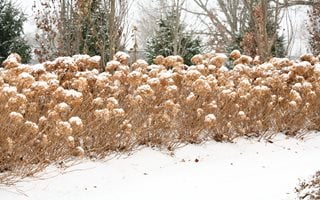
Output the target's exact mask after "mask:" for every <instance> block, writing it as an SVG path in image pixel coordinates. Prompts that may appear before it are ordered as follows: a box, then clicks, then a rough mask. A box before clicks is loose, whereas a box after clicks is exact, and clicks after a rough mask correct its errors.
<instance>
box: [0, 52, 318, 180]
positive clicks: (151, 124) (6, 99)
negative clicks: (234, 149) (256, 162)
mask: <svg viewBox="0 0 320 200" xmlns="http://www.w3.org/2000/svg"><path fill="white" fill-rule="evenodd" d="M230 58H231V59H233V60H234V69H233V70H228V69H227V68H226V67H225V66H224V63H225V62H226V61H227V60H228V57H227V56H225V55H223V54H204V55H196V56H194V57H193V58H192V62H193V63H194V65H192V66H186V65H184V63H183V59H182V58H181V57H180V56H169V57H167V58H164V57H161V56H158V57H157V58H156V59H155V63H156V64H152V65H148V64H147V63H146V62H145V61H143V60H138V61H137V62H136V63H134V64H132V65H131V66H128V63H129V62H128V59H129V57H128V56H127V55H126V54H125V53H122V52H121V53H117V54H116V55H115V57H114V60H112V61H110V62H108V63H107V65H106V68H105V71H104V72H99V70H98V69H99V63H100V58H99V57H98V56H95V57H89V56H85V55H77V56H73V57H64V58H57V59H56V60H54V61H51V62H45V63H43V64H39V65H34V66H30V65H22V64H20V58H19V56H18V55H16V54H13V55H11V56H9V58H8V59H7V60H6V61H5V62H4V67H5V69H3V70H1V71H0V100H1V104H0V113H1V116H2V117H1V118H0V172H4V171H13V172H14V171H17V170H19V169H20V168H21V166H35V165H37V164H39V163H41V164H43V163H52V162H55V161H58V160H61V159H65V158H68V157H70V156H98V157H100V156H101V157H103V156H105V155H107V154H108V153H109V152H113V151H127V150H131V149H132V148H134V147H136V146H137V145H152V146H161V147H168V148H170V149H172V148H173V147H174V146H175V145H177V144H179V143H183V142H191V143H198V142H201V141H203V140H208V139H214V140H217V141H230V140H233V139H234V138H236V137H240V136H269V135H268V134H269V133H270V134H272V133H276V132H284V133H286V134H289V135H295V134H296V133H298V132H299V131H303V130H318V129H319V128H320V115H319V114H318V110H320V63H319V59H318V58H317V57H314V56H312V55H304V56H302V57H301V61H291V60H289V59H286V58H273V59H271V60H270V61H269V62H267V63H263V64H260V63H261V62H260V61H259V58H255V59H252V58H251V57H249V56H246V55H241V53H240V52H239V51H234V52H232V53H231V55H230ZM33 171H35V170H33ZM33 171H32V170H31V172H30V170H29V173H31V174H32V172H33Z"/></svg>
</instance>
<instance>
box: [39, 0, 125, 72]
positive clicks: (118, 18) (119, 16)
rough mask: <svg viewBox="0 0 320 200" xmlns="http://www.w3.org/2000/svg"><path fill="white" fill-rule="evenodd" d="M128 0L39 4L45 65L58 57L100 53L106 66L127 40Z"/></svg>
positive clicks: (47, 0)
mask: <svg viewBox="0 0 320 200" xmlns="http://www.w3.org/2000/svg"><path fill="white" fill-rule="evenodd" d="M129 7H130V6H129V3H128V0H89V1H84V0H59V1H54V0H41V1H37V2H35V5H34V10H35V11H36V17H35V19H36V23H37V27H38V29H39V32H38V33H37V35H36V39H37V41H38V43H39V47H38V48H37V49H36V51H35V53H36V54H37V55H38V56H39V61H40V62H43V61H45V60H48V59H52V58H55V57H57V56H66V55H73V54H79V53H81V54H89V55H90V54H100V55H101V57H102V61H101V65H102V66H104V65H105V63H106V62H107V60H108V59H109V58H112V57H113V55H114V54H115V52H116V51H118V50H121V49H123V48H124V43H125V42H126V40H127V36H128V34H126V30H127V15H128V12H129Z"/></svg>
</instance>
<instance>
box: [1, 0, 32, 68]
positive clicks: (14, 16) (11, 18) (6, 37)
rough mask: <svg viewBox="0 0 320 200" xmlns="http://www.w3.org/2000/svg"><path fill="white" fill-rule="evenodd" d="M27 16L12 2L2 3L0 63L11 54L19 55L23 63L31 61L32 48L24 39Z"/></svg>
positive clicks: (4, 1) (4, 0) (5, 0)
mask: <svg viewBox="0 0 320 200" xmlns="http://www.w3.org/2000/svg"><path fill="white" fill-rule="evenodd" d="M26 20H27V18H26V17H25V15H24V14H23V13H22V12H20V11H19V9H17V8H16V7H15V6H14V4H13V3H12V2H11V1H7V0H2V1H0V63H2V62H3V61H4V60H5V59H6V58H7V57H8V55H9V54H10V53H18V54H19V55H20V56H21V58H22V62H28V61H30V59H31V48H30V46H29V45H28V44H27V41H26V40H25V39H24V38H23V23H24V22H25V21H26Z"/></svg>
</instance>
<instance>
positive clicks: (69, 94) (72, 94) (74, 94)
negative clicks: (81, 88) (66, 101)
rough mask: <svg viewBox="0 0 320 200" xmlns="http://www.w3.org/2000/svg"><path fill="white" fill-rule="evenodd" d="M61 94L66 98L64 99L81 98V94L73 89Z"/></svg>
mask: <svg viewBox="0 0 320 200" xmlns="http://www.w3.org/2000/svg"><path fill="white" fill-rule="evenodd" d="M63 94H64V95H65V96H66V97H73V98H82V93H81V92H78V91H76V90H74V89H70V90H66V89H64V90H63Z"/></svg>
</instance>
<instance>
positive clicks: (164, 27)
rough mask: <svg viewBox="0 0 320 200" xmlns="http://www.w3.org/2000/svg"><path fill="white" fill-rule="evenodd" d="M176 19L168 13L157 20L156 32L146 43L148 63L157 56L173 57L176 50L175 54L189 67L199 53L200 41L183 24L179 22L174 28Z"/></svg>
mask: <svg viewBox="0 0 320 200" xmlns="http://www.w3.org/2000/svg"><path fill="white" fill-rule="evenodd" d="M177 18H178V16H177V15H176V14H175V13H174V12H168V13H167V14H166V15H165V17H163V18H162V19H160V20H159V23H158V30H157V31H156V32H155V34H154V35H153V37H151V38H149V40H148V42H147V48H146V54H147V59H148V62H149V63H152V61H153V59H154V58H155V57H156V56H157V55H162V56H165V57H166V56H169V55H174V54H175V52H174V49H175V48H176V54H177V55H180V56H181V57H183V59H184V62H185V64H187V65H191V61H190V60H191V58H192V57H193V56H194V55H196V54H199V53H200V52H201V40H200V39H199V38H198V37H197V38H193V36H192V34H191V33H190V32H187V31H186V30H185V26H184V24H183V23H181V22H180V23H179V24H178V27H176V23H175V22H176V21H177ZM178 20H179V19H178ZM179 21H180V20H179ZM175 40H176V42H175ZM175 44H176V45H177V46H176V47H175Z"/></svg>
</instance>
